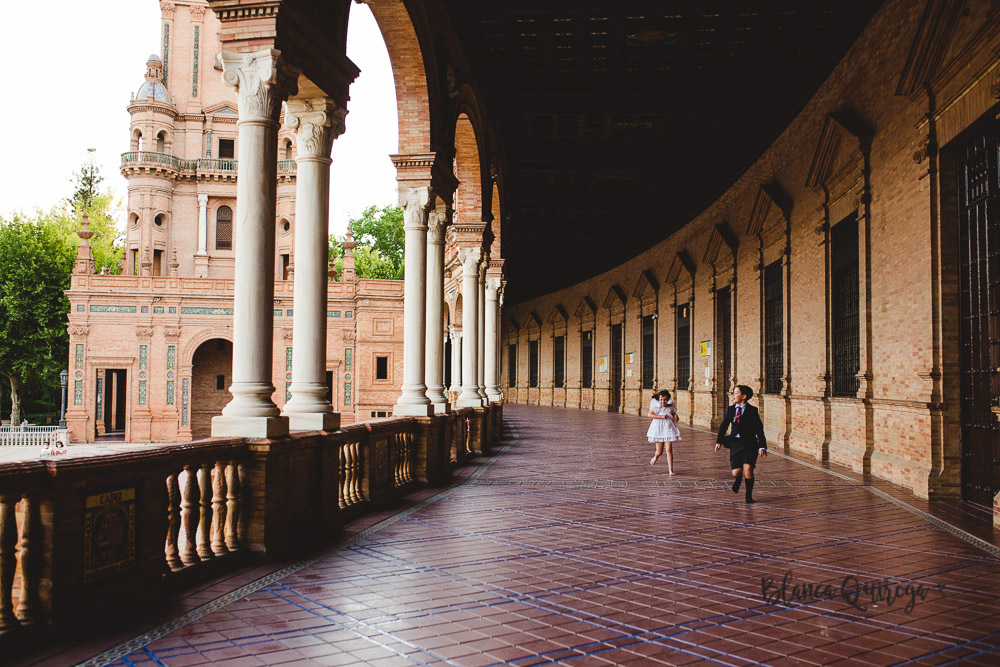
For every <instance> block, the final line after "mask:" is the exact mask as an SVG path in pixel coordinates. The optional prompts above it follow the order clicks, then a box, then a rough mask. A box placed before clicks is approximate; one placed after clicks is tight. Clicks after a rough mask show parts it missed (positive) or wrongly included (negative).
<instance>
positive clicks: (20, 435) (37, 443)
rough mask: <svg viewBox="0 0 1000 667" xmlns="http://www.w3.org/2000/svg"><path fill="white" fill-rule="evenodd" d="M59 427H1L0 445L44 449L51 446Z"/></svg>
mask: <svg viewBox="0 0 1000 667" xmlns="http://www.w3.org/2000/svg"><path fill="white" fill-rule="evenodd" d="M57 429H58V427H57V426H0V445H4V446H18V447H26V446H27V447H42V446H44V445H47V444H50V443H51V442H52V439H53V437H54V436H55V433H56V430H57Z"/></svg>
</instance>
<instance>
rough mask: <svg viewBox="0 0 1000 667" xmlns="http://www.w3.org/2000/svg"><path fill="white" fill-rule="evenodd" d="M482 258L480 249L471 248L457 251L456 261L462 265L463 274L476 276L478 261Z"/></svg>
mask: <svg viewBox="0 0 1000 667" xmlns="http://www.w3.org/2000/svg"><path fill="white" fill-rule="evenodd" d="M482 258H483V249H482V248H479V247H475V246H472V247H463V248H459V249H458V261H459V262H461V263H462V273H463V274H478V273H479V261H480V260H481V259H482Z"/></svg>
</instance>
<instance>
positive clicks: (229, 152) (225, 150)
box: [219, 139, 236, 160]
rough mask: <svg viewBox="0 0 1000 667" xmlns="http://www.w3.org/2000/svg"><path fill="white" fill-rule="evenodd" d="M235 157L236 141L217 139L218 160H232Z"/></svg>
mask: <svg viewBox="0 0 1000 667" xmlns="http://www.w3.org/2000/svg"><path fill="white" fill-rule="evenodd" d="M234 157H236V140H235V139H219V159H220V160H232V159H233V158H234Z"/></svg>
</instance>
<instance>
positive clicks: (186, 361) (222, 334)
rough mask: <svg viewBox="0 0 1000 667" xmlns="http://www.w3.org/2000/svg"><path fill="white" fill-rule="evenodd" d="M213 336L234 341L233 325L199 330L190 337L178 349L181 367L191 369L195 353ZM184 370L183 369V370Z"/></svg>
mask: <svg viewBox="0 0 1000 667" xmlns="http://www.w3.org/2000/svg"><path fill="white" fill-rule="evenodd" d="M213 338H220V339H222V340H227V341H229V342H230V343H232V342H233V331H232V328H231V327H228V326H227V327H225V328H222V327H216V328H210V329H202V330H201V331H199V332H197V333H196V334H195V335H194V336H193V337H192V338H190V339H189V340H188V341H187V342H185V343H184V345H183V346H182V347H181V349H180V350H178V357H177V363H178V366H177V367H178V368H180V369H185V368H186V369H190V368H191V364H192V362H193V360H194V353H195V352H196V351H197V350H198V348H199V347H201V346H202V345H203V344H204V343H205V342H206V341H209V340H212V339H213ZM182 372H183V371H182Z"/></svg>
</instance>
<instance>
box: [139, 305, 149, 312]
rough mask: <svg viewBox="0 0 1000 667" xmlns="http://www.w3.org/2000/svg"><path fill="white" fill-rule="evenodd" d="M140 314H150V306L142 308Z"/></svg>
mask: <svg viewBox="0 0 1000 667" xmlns="http://www.w3.org/2000/svg"><path fill="white" fill-rule="evenodd" d="M140 312H143V313H148V312H149V306H143V307H142V308H141V309H140Z"/></svg>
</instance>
